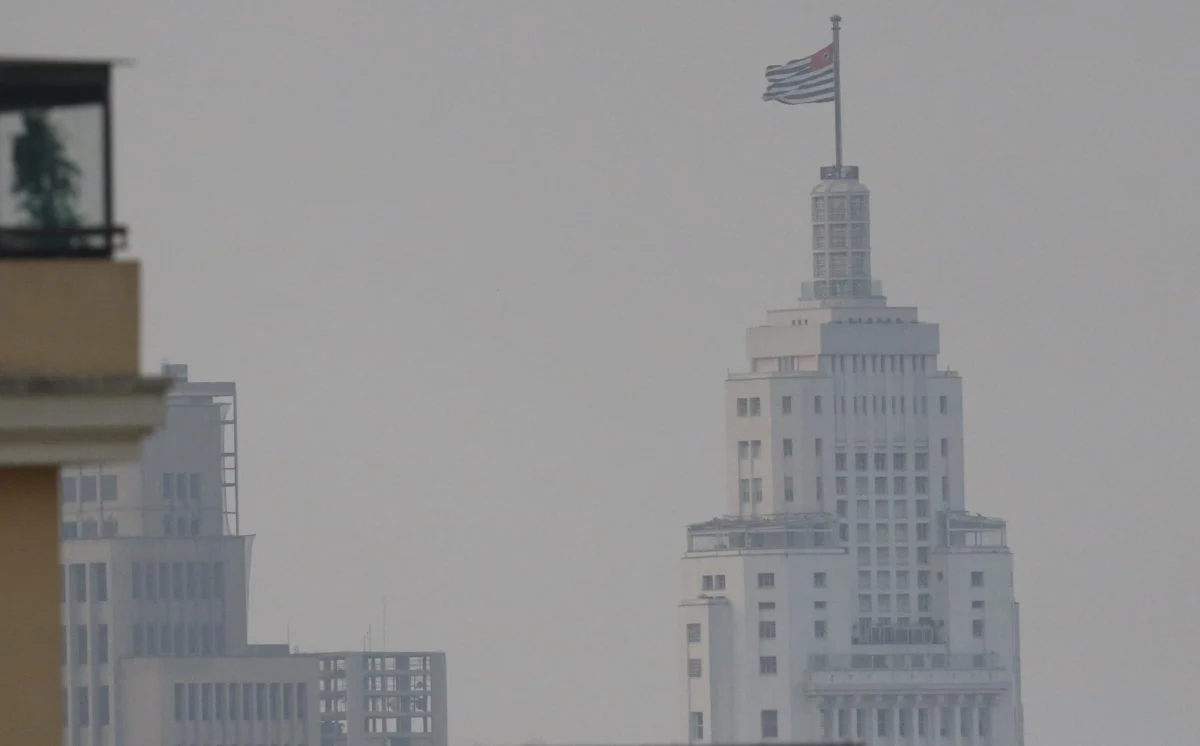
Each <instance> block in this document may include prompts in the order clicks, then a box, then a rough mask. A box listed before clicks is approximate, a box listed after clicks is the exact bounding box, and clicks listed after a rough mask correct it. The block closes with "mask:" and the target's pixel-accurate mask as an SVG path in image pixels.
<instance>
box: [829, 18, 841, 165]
mask: <svg viewBox="0 0 1200 746" xmlns="http://www.w3.org/2000/svg"><path fill="white" fill-rule="evenodd" d="M829 20H830V21H832V22H833V134H834V147H835V148H836V160H835V161H834V165H836V166H837V170H838V172H839V173H841V170H842V56H841V49H840V42H839V39H838V37H839V36H840V35H841V34H840V32H841V29H842V17H841V16H838V15H835V16H832V17H831V18H830V19H829Z"/></svg>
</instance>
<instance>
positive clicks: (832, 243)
mask: <svg viewBox="0 0 1200 746" xmlns="http://www.w3.org/2000/svg"><path fill="white" fill-rule="evenodd" d="M812 231H813V252H814V253H813V276H814V277H818V278H820V277H824V276H825V274H824V271H823V270H824V269H825V267H826V264H825V262H824V261H818V260H823V259H825V257H826V256H828V257H829V263H828V266H829V268H830V269H831V270H833V272H832V276H834V277H845V276H846V269H847V268H848V267H849V268H852V269H853V270H854V274H855V275H858V276H865V275H866V274H867V271H866V265H867V257H868V254H867V250H868V249H869V248H870V247H869V246H868V245H867V224H866V223H854V224H851V225H846V224H845V223H842V224H834V225H829V226H825V225H814V226H813V229H812ZM847 238H849V241H847V240H846V239H847ZM826 249H833V250H834V253H832V254H828V255H826V254H825V253H823V252H824V251H825V250H826ZM846 249H853V250H854V253H853V254H850V257H852V259H853V262H854V263H853V264H852V265H848V264H847V261H846V260H847V254H846Z"/></svg>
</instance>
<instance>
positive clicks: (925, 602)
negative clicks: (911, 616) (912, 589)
mask: <svg viewBox="0 0 1200 746" xmlns="http://www.w3.org/2000/svg"><path fill="white" fill-rule="evenodd" d="M932 606H933V596H930V595H929V594H928V593H920V594H918V595H917V611H929V610H930V608H931V607H932Z"/></svg>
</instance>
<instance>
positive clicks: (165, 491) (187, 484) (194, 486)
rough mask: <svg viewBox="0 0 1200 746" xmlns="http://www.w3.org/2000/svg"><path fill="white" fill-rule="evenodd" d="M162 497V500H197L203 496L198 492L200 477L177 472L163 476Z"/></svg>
mask: <svg viewBox="0 0 1200 746" xmlns="http://www.w3.org/2000/svg"><path fill="white" fill-rule="evenodd" d="M162 496H163V499H164V500H187V499H192V500H199V499H200V498H201V497H202V496H203V493H202V492H201V490H200V475H199V474H195V473H190V474H180V473H177V472H172V473H165V474H163V475H162Z"/></svg>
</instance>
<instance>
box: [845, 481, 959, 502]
mask: <svg viewBox="0 0 1200 746" xmlns="http://www.w3.org/2000/svg"><path fill="white" fill-rule="evenodd" d="M891 480H892V481H891V483H890V484H889V482H888V477H875V484H874V485H872V484H871V477H855V478H854V494H856V495H887V494H892V495H907V494H908V478H907V477H892V478H891ZM872 486H874V488H875V489H874V491H872V490H871V487H872ZM889 486H890V487H891V489H890V490H889V489H888V488H889ZM912 487H913V494H915V495H928V494H929V477H925V476H918V477H913V481H912ZM833 489H834V492H836V493H837V494H839V495H848V494H850V478H849V477H836V478H835V479H834V483H833ZM949 496H950V477H948V476H943V477H942V497H944V498H945V497H949Z"/></svg>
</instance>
